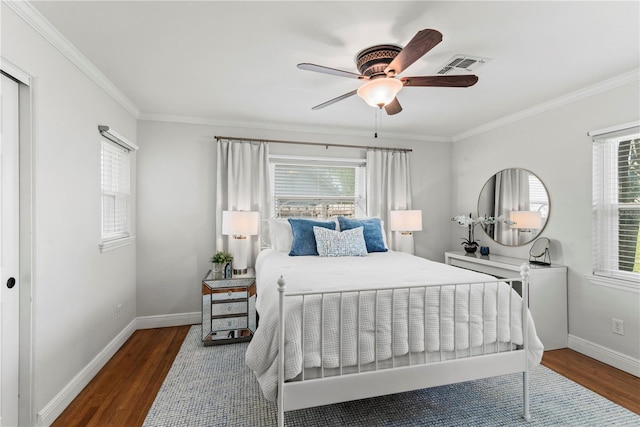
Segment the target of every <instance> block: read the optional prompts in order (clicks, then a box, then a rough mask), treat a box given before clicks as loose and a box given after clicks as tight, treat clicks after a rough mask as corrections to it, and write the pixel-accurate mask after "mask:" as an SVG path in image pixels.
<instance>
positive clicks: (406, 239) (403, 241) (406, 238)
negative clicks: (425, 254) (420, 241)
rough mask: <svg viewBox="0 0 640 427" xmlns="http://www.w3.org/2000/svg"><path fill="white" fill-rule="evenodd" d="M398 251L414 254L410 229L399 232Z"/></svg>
mask: <svg viewBox="0 0 640 427" xmlns="http://www.w3.org/2000/svg"><path fill="white" fill-rule="evenodd" d="M399 251H400V252H404V253H407V254H411V255H414V248H413V234H412V233H411V232H410V231H403V232H402V233H400V248H399Z"/></svg>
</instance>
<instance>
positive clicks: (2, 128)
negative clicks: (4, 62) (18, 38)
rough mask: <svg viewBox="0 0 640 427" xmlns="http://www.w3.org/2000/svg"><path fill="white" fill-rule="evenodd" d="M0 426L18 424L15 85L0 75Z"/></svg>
mask: <svg viewBox="0 0 640 427" xmlns="http://www.w3.org/2000/svg"><path fill="white" fill-rule="evenodd" d="M0 77H1V78H2V81H1V82H0V99H1V102H0V287H1V288H0V331H1V339H0V385H1V387H0V402H1V405H0V426H17V425H18V387H19V384H18V360H19V359H18V357H19V317H18V316H19V309H18V307H19V301H20V298H19V295H20V294H19V292H20V283H19V280H18V267H19V264H18V256H19V234H18V230H19V223H18V213H19V212H18V208H19V196H18V189H19V181H18V126H19V125H18V108H19V104H18V83H17V82H16V81H14V80H12V79H10V78H9V77H7V76H5V75H4V74H2V75H0Z"/></svg>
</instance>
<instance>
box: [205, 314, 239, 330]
mask: <svg viewBox="0 0 640 427" xmlns="http://www.w3.org/2000/svg"><path fill="white" fill-rule="evenodd" d="M247 324H248V322H247V316H243V317H227V318H224V319H212V320H211V329H212V330H213V331H223V330H225V329H242V328H246V327H247Z"/></svg>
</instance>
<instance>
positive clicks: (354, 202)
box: [271, 157, 366, 218]
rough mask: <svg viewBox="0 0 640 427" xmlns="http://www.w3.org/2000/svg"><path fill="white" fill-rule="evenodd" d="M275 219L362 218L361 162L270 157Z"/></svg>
mask: <svg viewBox="0 0 640 427" xmlns="http://www.w3.org/2000/svg"><path fill="white" fill-rule="evenodd" d="M271 162H272V164H271V167H272V180H271V182H272V185H273V195H274V206H275V214H276V217H281V218H288V217H309V218H329V217H332V216H336V215H343V216H348V217H357V216H365V210H366V199H365V195H366V188H365V187H366V176H365V166H364V159H363V160H345V159H333V160H332V159H310V158H286V159H285V158H277V157H272V159H271Z"/></svg>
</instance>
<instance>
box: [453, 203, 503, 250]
mask: <svg viewBox="0 0 640 427" xmlns="http://www.w3.org/2000/svg"><path fill="white" fill-rule="evenodd" d="M451 221H454V222H457V223H458V225H459V226H461V227H465V228H468V231H469V237H468V238H467V239H465V238H462V243H460V244H461V245H464V250H465V252H467V253H470V254H472V253H474V252H475V251H476V249H478V246H479V245H478V242H476V238H475V228H476V225H478V224H496V223H499V222H504V223H505V224H508V225H512V224H514V222H513V221H510V220H506V219H504V217H502V216H499V217H497V218H494V217H492V216H484V217H479V218H473V217H472V216H471V213H469V216H466V215H458V216H454V217H453V218H451Z"/></svg>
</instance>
